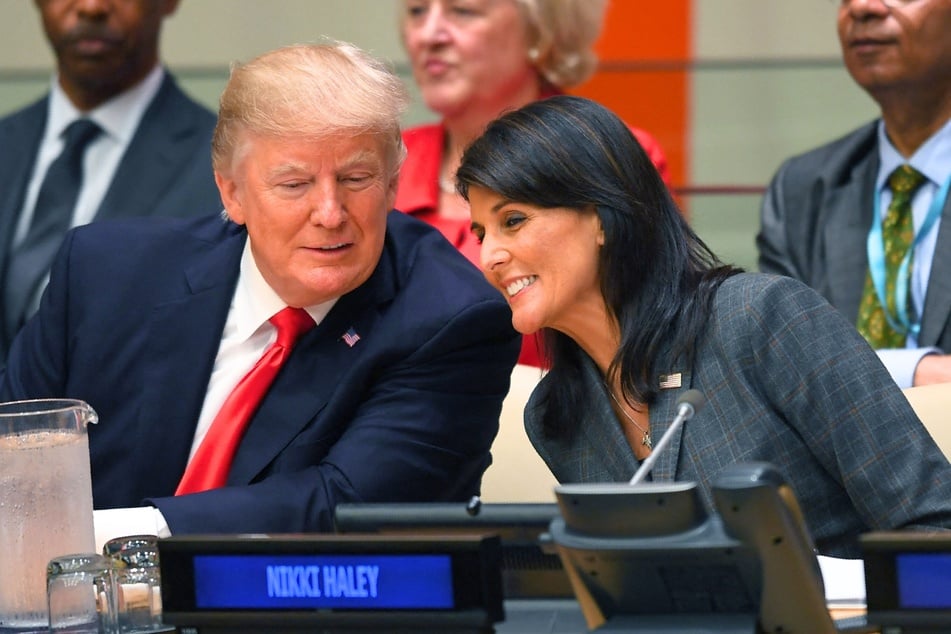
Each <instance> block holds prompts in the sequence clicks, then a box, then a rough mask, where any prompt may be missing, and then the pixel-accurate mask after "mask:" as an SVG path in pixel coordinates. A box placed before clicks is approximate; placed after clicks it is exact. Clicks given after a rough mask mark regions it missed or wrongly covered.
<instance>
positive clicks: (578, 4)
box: [516, 0, 608, 88]
mask: <svg viewBox="0 0 951 634" xmlns="http://www.w3.org/2000/svg"><path fill="white" fill-rule="evenodd" d="M516 2H517V3H518V6H519V8H520V9H521V10H522V14H523V15H524V16H525V21H526V23H527V26H528V35H529V41H530V42H532V44H531V47H532V48H531V49H530V52H529V57H530V58H531V59H532V61H533V63H534V64H535V67H536V68H537V69H538V72H539V73H540V74H541V75H542V76H543V77H544V78H545V79H546V80H547V81H548V82H550V83H551V84H552V85H554V86H556V87H558V88H568V87H571V86H574V85H577V84H580V83H582V82H583V81H585V80H586V79H588V78H589V77H591V75H593V74H594V71H595V70H596V69H597V66H598V56H597V54H596V53H595V52H594V44H595V42H596V41H597V39H598V36H600V35H601V28H602V27H603V25H604V14H605V11H606V10H607V5H608V0H516Z"/></svg>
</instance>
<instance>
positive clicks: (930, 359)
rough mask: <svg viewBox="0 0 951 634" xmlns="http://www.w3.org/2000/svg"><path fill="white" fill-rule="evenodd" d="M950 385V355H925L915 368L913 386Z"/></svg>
mask: <svg viewBox="0 0 951 634" xmlns="http://www.w3.org/2000/svg"><path fill="white" fill-rule="evenodd" d="M932 383H951V355H947V354H926V355H925V356H923V357H921V361H919V362H918V366H917V367H916V368H915V380H914V385H916V386H917V385H930V384H932Z"/></svg>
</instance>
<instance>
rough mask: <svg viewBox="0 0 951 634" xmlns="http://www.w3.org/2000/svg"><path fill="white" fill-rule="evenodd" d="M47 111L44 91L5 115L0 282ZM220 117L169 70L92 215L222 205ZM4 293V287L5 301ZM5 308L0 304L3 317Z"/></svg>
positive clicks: (169, 212)
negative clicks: (215, 148) (217, 152)
mask: <svg viewBox="0 0 951 634" xmlns="http://www.w3.org/2000/svg"><path fill="white" fill-rule="evenodd" d="M47 110H48V97H45V98H43V99H41V100H39V101H37V102H36V103H33V104H32V105H30V106H27V107H26V108H24V109H23V110H20V111H18V112H15V113H13V114H11V115H9V116H7V117H5V118H4V119H2V120H0V148H2V149H0V284H2V283H3V280H4V279H5V267H6V265H7V262H8V257H9V254H10V248H11V242H12V240H13V235H14V233H15V231H16V226H17V222H18V221H19V217H20V210H21V207H22V206H23V199H24V196H25V195H26V188H27V184H28V182H29V179H30V174H31V172H32V170H33V165H34V163H35V162H36V155H37V152H38V150H39V147H40V142H41V140H42V138H43V133H44V130H45V129H46V118H47ZM215 120H216V119H215V115H214V114H212V113H211V112H210V111H208V110H207V109H205V108H204V107H203V106H201V105H199V104H197V103H195V102H194V101H192V100H191V99H189V98H188V97H187V96H186V95H185V93H183V92H182V91H181V89H179V87H178V85H177V84H176V83H175V80H174V79H173V78H172V76H171V75H169V74H168V73H166V74H165V78H164V80H163V82H162V85H161V87H160V88H159V91H158V92H157V93H156V94H155V97H154V98H153V100H152V103H150V104H149V106H148V108H147V109H146V110H145V113H144V114H143V116H142V120H141V121H140V122H139V127H138V128H137V130H136V132H135V136H134V137H132V140H131V141H130V143H129V147H128V148H127V149H126V152H125V154H124V155H123V157H122V160H121V161H120V162H119V165H118V167H117V168H116V173H115V175H114V176H113V178H112V182H111V184H110V185H109V188H108V190H107V191H106V194H105V196H104V198H103V200H102V204H101V205H100V206H99V209H98V210H97V211H96V215H95V218H94V219H95V220H104V219H107V218H123V217H131V216H171V217H194V216H199V215H205V214H210V213H214V212H215V211H220V209H221V201H220V198H219V196H218V188H217V186H216V185H215V179H214V174H213V173H212V170H211V158H210V157H211V135H212V132H213V130H214V127H215ZM3 296H4V289H2V288H0V301H3V300H2V298H3ZM0 308H2V307H0ZM3 313H4V311H3V310H2V309H0V319H2V315H3ZM5 330H6V329H5V328H0V366H2V360H3V358H5V357H6V354H7V351H8V349H9V345H10V341H9V339H7V336H6V334H5V333H4V331H5Z"/></svg>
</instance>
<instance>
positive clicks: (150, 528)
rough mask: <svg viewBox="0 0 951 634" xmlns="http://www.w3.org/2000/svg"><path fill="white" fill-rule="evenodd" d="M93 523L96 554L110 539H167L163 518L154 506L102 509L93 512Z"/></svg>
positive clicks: (167, 531)
mask: <svg viewBox="0 0 951 634" xmlns="http://www.w3.org/2000/svg"><path fill="white" fill-rule="evenodd" d="M92 515H93V523H94V525H95V531H96V552H100V553H101V552H102V547H103V546H104V545H105V543H106V542H107V541H109V540H110V539H114V538H116V537H126V536H128V535H157V536H159V537H169V536H171V534H172V532H171V530H169V528H168V522H166V521H165V516H164V515H162V512H161V511H159V510H158V509H157V508H155V507H154V506H140V507H135V508H124V509H102V510H98V511H93V514H92Z"/></svg>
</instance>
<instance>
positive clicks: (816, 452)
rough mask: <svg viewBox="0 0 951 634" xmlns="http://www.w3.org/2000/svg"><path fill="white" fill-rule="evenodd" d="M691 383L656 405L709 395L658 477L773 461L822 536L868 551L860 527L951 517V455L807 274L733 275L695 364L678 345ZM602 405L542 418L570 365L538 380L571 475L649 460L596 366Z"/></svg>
mask: <svg viewBox="0 0 951 634" xmlns="http://www.w3.org/2000/svg"><path fill="white" fill-rule="evenodd" d="M660 369H661V370H662V372H663V374H677V373H679V374H680V375H681V386H680V387H679V388H669V389H662V390H660V393H659V396H658V398H657V400H656V402H655V403H653V404H651V407H650V426H651V435H652V436H653V437H654V439H655V440H656V439H658V438H660V436H661V435H662V434H663V433H664V431H665V430H666V428H667V426H668V425H669V424H670V422H671V421H672V420H673V418H674V416H675V414H676V402H677V399H678V398H679V397H680V396H681V395H682V394H683V392H684V391H686V390H687V389H689V388H696V389H698V390H700V391H701V392H703V394H704V395H705V396H706V404H705V405H704V406H703V408H702V409H701V410H700V411H699V412H698V413H697V415H696V416H695V417H694V418H692V419H691V420H690V421H688V422H687V423H685V425H684V426H683V427H682V428H681V430H680V431H679V433H677V435H676V436H675V437H674V438H673V442H672V443H671V444H670V446H668V448H667V450H666V452H665V453H664V454H662V455H661V456H659V458H658V460H657V464H656V465H655V467H654V470H653V473H652V477H653V479H654V480H655V481H670V480H681V481H696V482H698V483H699V484H700V485H701V490H702V493H703V497H704V500H705V502H706V503H707V505H708V507H710V508H712V497H711V494H710V485H711V483H712V482H713V481H714V480H715V479H716V477H717V475H718V474H719V473H720V471H721V470H722V469H723V468H724V467H726V466H727V465H730V464H733V463H736V462H747V461H766V462H770V463H772V464H774V465H775V466H776V467H777V468H779V470H780V471H781V472H782V473H783V474H784V475H785V477H786V479H787V480H788V481H789V483H790V484H791V485H792V487H793V489H794V490H795V492H796V495H797V497H798V498H799V500H800V504H801V506H802V508H803V512H804V513H805V515H806V521H807V524H808V526H809V529H810V531H811V532H812V535H813V538H814V539H815V540H816V545H817V547H818V548H819V550H820V551H821V552H823V553H825V554H830V555H837V556H858V554H859V551H858V546H857V542H856V538H857V536H858V535H859V534H861V533H863V532H866V531H869V530H873V529H886V528H898V527H944V528H951V465H949V463H948V460H947V459H946V458H945V456H944V455H943V454H942V453H941V451H940V450H939V449H938V447H937V446H936V445H935V443H934V441H933V440H932V439H931V437H930V436H929V434H928V432H927V431H926V430H925V428H924V426H923V425H922V423H921V422H920V421H919V420H918V418H917V416H916V415H915V413H914V411H913V410H912V409H911V406H910V405H909V404H908V401H907V400H906V399H905V397H904V395H903V394H902V393H901V390H900V389H899V388H898V386H897V385H896V384H895V383H894V381H892V379H891V377H890V376H889V375H888V373H887V371H886V370H885V368H884V367H883V366H882V364H881V362H880V361H879V360H878V357H877V356H876V355H875V353H874V352H873V351H872V349H871V348H870V347H869V346H868V344H866V342H865V340H863V339H862V338H861V337H860V336H859V335H858V334H857V333H856V331H855V328H854V327H853V326H852V325H851V324H850V323H848V322H846V321H845V319H844V318H843V317H842V316H841V314H840V313H839V312H838V311H836V310H835V309H834V308H832V307H831V306H830V305H829V304H828V303H827V302H826V301H825V300H824V299H823V298H822V297H821V296H819V295H818V294H817V293H816V292H814V291H812V290H811V289H809V288H808V287H806V286H805V285H803V284H802V283H800V282H797V281H795V280H792V279H789V278H784V277H778V276H771V275H765V274H758V273H744V274H741V275H737V276H734V277H732V278H730V279H728V280H727V281H726V282H725V283H724V284H723V285H722V286H721V287H720V290H719V291H718V293H717V296H716V301H715V307H714V311H713V313H712V315H711V316H710V321H709V324H708V329H707V331H706V333H705V336H704V337H703V339H702V341H701V342H700V343H699V345H698V348H697V350H696V360H695V362H694V364H693V366H691V367H684V366H682V365H678V363H677V362H675V361H672V360H670V359H669V355H668V358H667V359H665V360H664V361H663V362H662V363H661V364H660ZM584 382H585V390H586V392H587V393H588V395H589V401H590V407H588V408H586V410H585V413H584V415H583V416H582V418H581V419H580V420H578V421H577V424H576V425H574V426H573V433H571V434H569V435H567V436H565V437H551V436H550V435H548V434H546V432H545V431H544V430H543V429H542V427H541V420H542V416H543V414H544V412H545V406H546V405H545V403H546V394H548V393H549V391H550V390H555V389H558V383H559V374H558V371H557V369H556V370H553V371H552V372H550V373H549V374H548V375H547V376H546V377H545V378H544V379H542V381H541V383H540V384H539V385H538V387H537V388H536V389H535V391H534V393H533V394H532V396H531V398H530V399H529V402H528V404H527V406H526V409H525V427H526V431H527V432H528V435H529V438H530V439H531V441H532V443H533V444H534V446H535V448H536V450H537V451H538V452H539V454H540V455H541V457H542V458H543V459H544V460H545V462H546V463H547V464H548V466H549V468H550V469H551V470H552V473H554V475H555V477H556V478H557V479H558V481H559V482H620V481H627V480H629V479H630V477H631V476H632V475H633V474H634V472H635V471H636V469H637V467H638V461H637V459H636V458H635V457H634V454H633V453H632V452H631V450H630V448H629V446H628V444H627V442H626V440H625V438H624V436H623V434H622V432H621V430H620V427H619V424H618V421H617V419H616V418H615V416H614V414H613V412H612V410H611V406H610V402H609V399H608V396H607V393H606V392H605V388H604V384H603V381H602V377H601V375H600V372H599V371H598V370H597V368H596V367H595V365H594V363H593V362H592V361H590V360H588V363H587V366H586V367H585V368H584Z"/></svg>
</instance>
